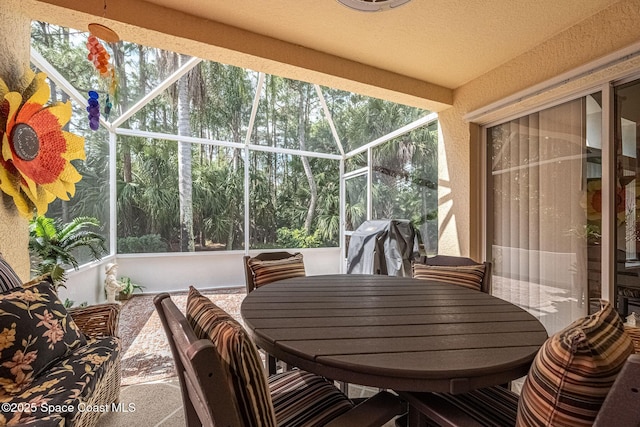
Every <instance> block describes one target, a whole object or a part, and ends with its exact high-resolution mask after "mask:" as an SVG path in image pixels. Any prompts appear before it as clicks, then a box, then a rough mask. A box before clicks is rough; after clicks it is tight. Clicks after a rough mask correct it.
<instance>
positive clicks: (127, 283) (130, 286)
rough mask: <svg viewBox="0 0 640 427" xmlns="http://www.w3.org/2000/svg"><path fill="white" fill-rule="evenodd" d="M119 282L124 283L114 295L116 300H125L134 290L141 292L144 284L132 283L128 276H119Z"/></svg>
mask: <svg viewBox="0 0 640 427" xmlns="http://www.w3.org/2000/svg"><path fill="white" fill-rule="evenodd" d="M120 283H122V284H123V285H124V287H123V288H122V290H121V291H120V293H119V294H118V295H116V300H118V301H126V300H128V299H130V298H131V297H132V296H133V293H134V292H135V291H139V292H142V290H143V289H144V286H142V285H138V284H137V283H133V282H132V281H131V278H130V277H121V278H120Z"/></svg>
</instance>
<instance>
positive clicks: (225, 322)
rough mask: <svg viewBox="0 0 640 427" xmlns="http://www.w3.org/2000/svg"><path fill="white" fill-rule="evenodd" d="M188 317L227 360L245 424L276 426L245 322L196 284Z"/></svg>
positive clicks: (188, 302) (199, 335)
mask: <svg viewBox="0 0 640 427" xmlns="http://www.w3.org/2000/svg"><path fill="white" fill-rule="evenodd" d="M186 317H187V320H188V322H189V324H190V325H191V327H192V328H193V330H194V332H195V334H196V336H197V337H198V338H205V339H210V340H211V342H213V344H214V346H215V347H216V349H217V350H218V352H219V353H220V357H221V358H222V360H224V361H225V362H226V363H225V366H224V368H225V369H228V374H229V375H228V378H230V381H231V384H230V388H231V389H232V392H233V394H234V397H235V399H236V401H237V403H238V408H239V410H240V417H241V418H242V420H243V421H244V422H243V425H245V426H264V427H275V426H276V419H275V415H274V411H273V403H272V402H271V395H270V394H269V391H268V385H267V377H266V374H265V371H264V369H263V367H262V361H261V360H260V356H259V355H258V350H257V349H256V347H255V345H254V344H253V342H252V341H251V340H250V338H249V337H248V336H247V333H246V331H245V330H244V328H243V327H242V325H240V324H239V323H238V322H237V321H236V320H235V319H233V318H232V317H231V316H230V315H229V314H227V313H226V312H225V311H224V310H222V309H221V308H220V307H218V306H217V305H215V304H214V303H213V302H211V300H209V298H207V297H205V296H203V295H201V294H200V292H198V290H197V289H195V288H194V287H193V286H191V287H190V288H189V295H188V296H187V316H186Z"/></svg>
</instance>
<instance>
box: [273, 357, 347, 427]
mask: <svg viewBox="0 0 640 427" xmlns="http://www.w3.org/2000/svg"><path fill="white" fill-rule="evenodd" d="M269 390H270V391H271V398H272V400H273V406H274V410H275V414H276V420H277V423H278V427H294V426H301V425H304V426H324V425H325V424H327V423H328V422H329V421H331V420H332V419H334V418H335V417H337V416H339V415H341V414H343V413H345V412H347V411H349V410H350V409H351V408H353V406H354V405H353V403H352V402H351V400H349V399H348V398H347V397H346V396H345V395H344V394H343V393H342V392H341V391H340V390H338V389H337V388H336V387H335V386H334V385H333V384H332V383H331V382H329V381H327V380H326V379H324V378H322V377H320V376H318V375H315V374H311V373H309V372H305V371H300V370H297V369H296V370H293V371H287V372H283V373H280V374H276V375H272V376H271V377H269Z"/></svg>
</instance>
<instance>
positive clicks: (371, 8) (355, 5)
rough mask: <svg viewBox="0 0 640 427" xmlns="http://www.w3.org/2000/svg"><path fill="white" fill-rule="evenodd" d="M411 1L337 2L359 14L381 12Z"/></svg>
mask: <svg viewBox="0 0 640 427" xmlns="http://www.w3.org/2000/svg"><path fill="white" fill-rule="evenodd" d="M409 1H411V0H338V2H340V3H342V4H343V5H345V6H347V7H348V8H350V9H354V10H358V11H360V12H381V11H384V10H389V9H395V8H396V7H398V6H402V5H403V4H405V3H409Z"/></svg>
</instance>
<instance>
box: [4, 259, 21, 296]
mask: <svg viewBox="0 0 640 427" xmlns="http://www.w3.org/2000/svg"><path fill="white" fill-rule="evenodd" d="M21 286H22V281H21V280H20V278H19V277H18V275H17V274H16V272H15V271H14V270H13V268H11V266H10V265H9V263H8V262H7V260H5V259H4V257H3V256H2V255H0V293H1V292H7V291H9V290H11V289H14V288H19V287H21Z"/></svg>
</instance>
